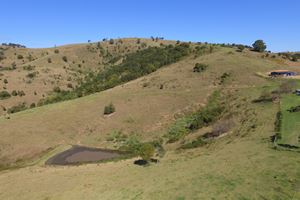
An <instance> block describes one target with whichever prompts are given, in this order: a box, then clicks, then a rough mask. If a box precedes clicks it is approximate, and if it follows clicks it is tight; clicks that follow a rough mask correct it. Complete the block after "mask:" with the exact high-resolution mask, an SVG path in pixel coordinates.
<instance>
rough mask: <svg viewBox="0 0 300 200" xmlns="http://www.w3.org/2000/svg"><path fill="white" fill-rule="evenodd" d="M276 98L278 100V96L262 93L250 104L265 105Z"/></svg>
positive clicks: (266, 92)
mask: <svg viewBox="0 0 300 200" xmlns="http://www.w3.org/2000/svg"><path fill="white" fill-rule="evenodd" d="M277 98H278V94H276V93H271V92H268V91H263V92H262V93H261V95H260V96H259V97H258V98H257V99H254V100H253V101H252V102H253V103H267V102H273V101H275V100H276V99H277Z"/></svg>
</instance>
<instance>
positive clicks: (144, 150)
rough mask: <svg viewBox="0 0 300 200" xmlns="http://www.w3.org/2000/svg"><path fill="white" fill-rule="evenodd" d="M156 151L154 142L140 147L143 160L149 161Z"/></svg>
mask: <svg viewBox="0 0 300 200" xmlns="http://www.w3.org/2000/svg"><path fill="white" fill-rule="evenodd" d="M154 151H155V148H154V146H153V145H152V144H150V143H144V144H142V146H141V148H140V151H139V156H141V157H142V159H143V160H145V161H149V160H150V159H151V157H152V156H153V155H154Z"/></svg>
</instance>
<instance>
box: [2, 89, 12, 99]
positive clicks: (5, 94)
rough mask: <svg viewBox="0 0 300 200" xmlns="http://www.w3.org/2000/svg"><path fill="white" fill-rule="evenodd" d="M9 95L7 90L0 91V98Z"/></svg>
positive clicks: (6, 97)
mask: <svg viewBox="0 0 300 200" xmlns="http://www.w3.org/2000/svg"><path fill="white" fill-rule="evenodd" d="M10 97H11V95H10V94H9V92H7V91H1V92H0V100H3V99H8V98H10Z"/></svg>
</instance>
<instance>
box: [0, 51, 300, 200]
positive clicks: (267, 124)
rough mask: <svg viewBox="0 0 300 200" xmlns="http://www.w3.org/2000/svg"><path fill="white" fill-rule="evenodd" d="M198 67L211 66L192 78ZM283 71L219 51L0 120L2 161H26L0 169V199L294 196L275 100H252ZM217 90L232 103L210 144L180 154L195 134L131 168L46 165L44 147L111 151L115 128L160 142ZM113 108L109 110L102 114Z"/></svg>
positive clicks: (296, 186)
mask: <svg viewBox="0 0 300 200" xmlns="http://www.w3.org/2000/svg"><path fill="white" fill-rule="evenodd" d="M196 63H204V64H207V65H208V68H207V69H206V70H205V71H204V72H201V73H195V72H193V68H194V66H195V64H196ZM282 66H283V65H282V63H279V62H277V61H276V60H272V59H265V58H262V57H261V55H260V54H257V53H253V52H250V51H244V52H236V51H235V49H232V48H221V47H218V48H217V50H216V51H214V52H212V53H211V54H208V55H203V56H199V57H195V56H194V55H190V56H187V57H184V58H183V59H182V60H180V61H179V62H176V63H174V64H170V65H167V66H165V67H163V68H161V69H159V70H157V71H156V72H153V73H151V74H149V75H147V76H144V77H141V78H139V79H136V80H133V81H130V82H128V83H126V84H123V85H120V86H117V87H114V88H112V89H109V90H106V91H103V92H99V93H96V94H92V95H89V96H85V97H82V98H79V99H75V100H70V101H65V102H60V103H55V104H50V105H46V106H42V107H37V108H34V109H30V110H26V111H23V112H19V113H15V114H12V115H10V119H7V118H5V117H1V118H0V127H1V132H0V136H1V141H0V147H1V151H0V157H1V163H2V164H3V165H5V164H7V163H14V162H17V163H20V162H21V163H22V161H26V160H31V161H32V163H33V164H32V163H31V166H27V167H25V168H21V169H11V170H6V171H1V172H0V184H1V186H3V187H1V188H0V199H298V198H300V192H299V191H300V181H299V180H300V173H299V172H300V168H299V166H300V165H299V164H300V163H299V155H298V154H297V153H295V152H289V151H276V150H274V149H273V146H272V142H271V139H270V138H271V136H273V135H274V121H275V115H276V112H277V111H278V104H276V103H267V104H254V103H252V101H253V100H254V99H256V98H258V97H259V96H260V94H261V92H262V91H264V89H266V88H272V87H275V86H276V83H275V82H274V81H272V80H268V79H265V78H263V77H261V76H258V75H257V72H261V73H266V72H268V71H271V70H273V69H280V68H282ZM285 67H287V68H288V66H285ZM225 73H226V74H227V75H224V74H225ZM216 90H218V91H221V92H222V93H224V94H226V98H228V99H229V101H228V105H227V106H226V112H227V114H228V116H229V117H231V118H232V119H234V121H235V126H234V128H232V130H231V131H230V132H228V133H227V135H226V134H225V135H224V136H223V137H220V138H218V139H215V140H213V141H212V142H211V143H208V144H207V145H204V146H202V147H199V148H195V149H192V150H183V149H179V147H180V146H181V145H182V144H183V143H184V142H186V141H185V140H189V139H190V138H189V137H193V136H195V135H198V134H201V132H202V129H200V130H197V131H195V132H193V133H192V134H190V135H189V136H188V137H186V138H184V139H183V140H181V141H179V142H177V143H174V144H167V143H166V144H165V148H166V149H167V153H166V155H165V156H164V157H163V158H161V159H160V162H159V163H158V164H152V165H150V166H148V167H141V166H136V165H133V161H134V160H135V159H136V158H134V159H128V160H122V161H117V162H110V163H101V164H88V165H81V166H69V167H54V166H51V167H49V166H45V165H44V163H43V161H44V159H45V157H48V156H50V154H53V153H51V152H50V154H48V153H49V148H56V147H58V148H57V149H59V148H65V147H66V146H67V145H70V144H71V145H72V144H84V145H88V146H95V147H114V144H112V143H111V142H110V141H108V139H107V137H108V136H109V135H110V134H111V133H112V132H113V131H122V133H124V134H126V135H138V136H139V137H140V138H141V140H142V141H150V140H153V139H156V138H163V136H164V135H165V134H166V132H167V129H168V127H170V125H171V124H172V123H174V121H175V120H176V119H177V118H178V116H184V114H186V113H189V112H191V111H194V110H197V109H199V108H201V107H203V106H205V105H206V104H207V103H208V102H207V100H208V97H209V96H210V95H211V94H212V93H213V92H214V91H216ZM111 102H112V103H113V104H114V105H115V107H116V112H115V113H113V114H111V115H109V116H104V115H103V109H104V106H105V105H108V104H109V103H111ZM206 128H210V127H206ZM204 129H205V128H204ZM54 151H55V149H54ZM28 191H30V192H28Z"/></svg>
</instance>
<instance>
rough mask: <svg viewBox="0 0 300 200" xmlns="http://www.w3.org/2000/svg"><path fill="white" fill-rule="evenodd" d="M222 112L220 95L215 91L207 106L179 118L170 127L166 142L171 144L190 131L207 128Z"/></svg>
mask: <svg viewBox="0 0 300 200" xmlns="http://www.w3.org/2000/svg"><path fill="white" fill-rule="evenodd" d="M223 110H224V106H223V105H222V102H221V94H220V93H219V92H218V91H216V92H214V93H213V94H212V95H211V96H210V97H209V100H208V104H207V105H206V106H205V107H204V108H202V109H200V110H199V111H197V112H194V113H192V114H189V115H187V116H185V117H182V118H179V119H177V120H176V122H175V123H174V124H173V125H171V126H170V128H169V130H168V133H167V135H166V137H167V138H168V142H169V143H172V142H175V141H178V140H179V139H181V138H183V137H185V136H186V135H187V134H188V133H190V132H191V131H194V130H197V129H199V128H202V127H204V126H207V125H209V124H211V123H213V122H215V121H216V120H217V119H219V117H220V115H221V114H222V112H223Z"/></svg>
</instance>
